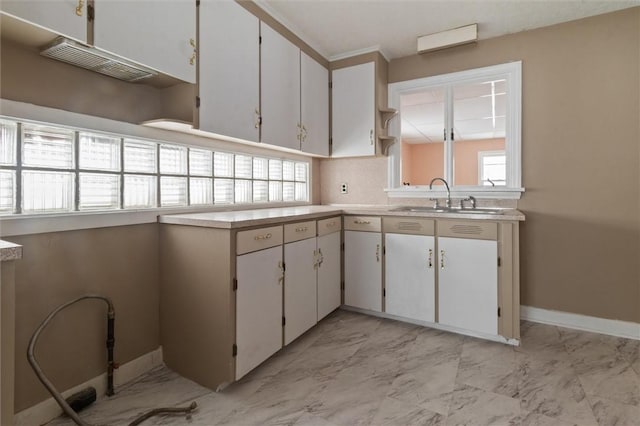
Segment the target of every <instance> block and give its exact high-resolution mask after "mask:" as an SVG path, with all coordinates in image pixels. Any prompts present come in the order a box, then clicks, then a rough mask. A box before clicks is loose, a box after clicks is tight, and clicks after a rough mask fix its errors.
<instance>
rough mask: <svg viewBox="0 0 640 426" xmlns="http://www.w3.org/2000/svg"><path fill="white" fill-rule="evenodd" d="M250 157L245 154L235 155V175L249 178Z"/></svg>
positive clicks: (250, 174)
mask: <svg viewBox="0 0 640 426" xmlns="http://www.w3.org/2000/svg"><path fill="white" fill-rule="evenodd" d="M251 165H252V161H251V157H249V156H246V155H236V161H235V167H236V170H235V177H236V178H241V179H251V177H252V173H251Z"/></svg>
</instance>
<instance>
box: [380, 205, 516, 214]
mask: <svg viewBox="0 0 640 426" xmlns="http://www.w3.org/2000/svg"><path fill="white" fill-rule="evenodd" d="M391 211H392V212H423V213H460V214H492V215H499V214H503V213H504V210H502V209H487V208H473V209H461V208H455V207H438V208H436V207H427V206H401V207H396V208H394V209H391Z"/></svg>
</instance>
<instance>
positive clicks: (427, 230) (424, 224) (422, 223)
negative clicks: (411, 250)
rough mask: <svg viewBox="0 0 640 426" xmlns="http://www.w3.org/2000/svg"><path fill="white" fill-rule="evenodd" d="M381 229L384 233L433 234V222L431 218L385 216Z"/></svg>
mask: <svg viewBox="0 0 640 426" xmlns="http://www.w3.org/2000/svg"><path fill="white" fill-rule="evenodd" d="M382 225H383V226H382V229H383V230H384V232H386V233H393V234H411V235H433V231H434V229H435V223H434V221H433V220H432V219H415V218H411V217H385V218H384V219H383V220H382Z"/></svg>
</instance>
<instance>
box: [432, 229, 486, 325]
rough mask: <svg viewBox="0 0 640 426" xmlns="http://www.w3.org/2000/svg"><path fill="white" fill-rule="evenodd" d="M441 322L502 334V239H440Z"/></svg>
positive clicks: (439, 289) (439, 290)
mask: <svg viewBox="0 0 640 426" xmlns="http://www.w3.org/2000/svg"><path fill="white" fill-rule="evenodd" d="M438 251H439V253H438V256H439V266H438V267H439V268H440V270H439V276H438V294H439V297H438V309H439V321H438V322H439V323H440V324H445V325H450V326H453V327H457V328H461V329H465V330H470V331H476V332H480V333H485V334H492V335H496V334H498V262H497V260H498V242H497V241H488V240H475V239H466V238H448V237H440V238H438Z"/></svg>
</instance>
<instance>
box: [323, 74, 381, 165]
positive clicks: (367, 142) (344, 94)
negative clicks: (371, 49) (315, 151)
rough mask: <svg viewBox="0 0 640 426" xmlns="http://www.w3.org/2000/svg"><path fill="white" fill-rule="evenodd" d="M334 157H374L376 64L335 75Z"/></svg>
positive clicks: (333, 95) (333, 77)
mask: <svg viewBox="0 0 640 426" xmlns="http://www.w3.org/2000/svg"><path fill="white" fill-rule="evenodd" d="M332 87H333V90H332V92H331V93H332V102H331V111H332V118H333V129H332V134H331V137H332V140H333V145H332V148H333V149H332V152H331V156H332V157H358V156H367V155H375V153H376V144H375V142H376V141H375V138H376V132H375V114H376V111H375V62H367V63H365V64H360V65H355V66H352V67H347V68H340V69H337V70H334V71H333V72H332Z"/></svg>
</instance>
